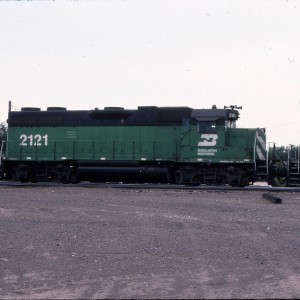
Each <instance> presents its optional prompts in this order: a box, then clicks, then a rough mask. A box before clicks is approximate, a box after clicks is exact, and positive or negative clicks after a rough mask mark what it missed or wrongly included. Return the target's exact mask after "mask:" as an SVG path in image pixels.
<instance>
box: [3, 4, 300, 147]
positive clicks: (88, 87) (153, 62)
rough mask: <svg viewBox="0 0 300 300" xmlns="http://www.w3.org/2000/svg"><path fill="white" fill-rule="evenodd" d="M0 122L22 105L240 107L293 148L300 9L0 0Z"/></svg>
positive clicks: (298, 101) (299, 85) (299, 121)
mask: <svg viewBox="0 0 300 300" xmlns="http://www.w3.org/2000/svg"><path fill="white" fill-rule="evenodd" d="M0 41H1V42H0V99H1V101H0V103H1V109H0V121H6V119H7V113H8V101H11V102H12V108H13V110H19V109H20V108H21V107H28V106H30V107H40V108H41V109H43V110H44V109H47V107H50V106H63V107H66V108H67V109H71V110H73V109H75V110H76V109H80V110H85V109H94V108H95V107H98V108H99V109H102V108H104V107H106V106H121V107H125V108H129V109H134V108H137V107H138V106H149V105H151V106H152V105H155V106H189V107H192V108H211V107H212V105H214V104H215V105H217V107H218V108H223V107H224V105H238V106H242V110H241V111H240V119H239V121H238V122H237V126H238V127H243V128H248V127H249V128H256V127H264V128H266V132H267V141H268V143H273V142H275V143H276V145H286V146H287V145H289V144H300V117H299V116H300V65H299V63H300V1H298V0H261V1H258V0H248V1H247V0H244V1H243V0H197V1H195V0H194V1H193V0H122V1H121V0H105V1H104V0H103V1H101V0H98V1H0Z"/></svg>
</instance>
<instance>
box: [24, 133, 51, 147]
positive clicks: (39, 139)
mask: <svg viewBox="0 0 300 300" xmlns="http://www.w3.org/2000/svg"><path fill="white" fill-rule="evenodd" d="M20 140H21V142H20V146H47V145H48V134H45V135H43V136H41V135H40V134H35V135H33V134H30V135H26V134H21V135H20Z"/></svg>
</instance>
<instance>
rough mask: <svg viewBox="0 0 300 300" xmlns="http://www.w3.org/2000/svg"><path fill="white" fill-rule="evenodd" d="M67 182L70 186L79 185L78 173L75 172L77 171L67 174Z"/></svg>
mask: <svg viewBox="0 0 300 300" xmlns="http://www.w3.org/2000/svg"><path fill="white" fill-rule="evenodd" d="M68 181H69V182H70V183H72V184H77V183H79V178H78V172H77V171H72V172H71V173H70V174H69V178H68Z"/></svg>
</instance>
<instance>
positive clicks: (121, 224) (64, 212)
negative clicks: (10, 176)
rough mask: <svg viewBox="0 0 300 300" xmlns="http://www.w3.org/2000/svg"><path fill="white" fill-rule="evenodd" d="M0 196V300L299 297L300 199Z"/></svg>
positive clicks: (59, 192) (73, 192) (47, 190)
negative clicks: (276, 202) (273, 200)
mask: <svg viewBox="0 0 300 300" xmlns="http://www.w3.org/2000/svg"><path fill="white" fill-rule="evenodd" d="M0 191H1V194H0V236H1V248H0V278H1V280H0V298H1V299H75V298H76V299H78V298H80V299H92V298H106V299H116V298H119V299H120V298H127V299H128V298H131V299H132V298H135V299H137V298H140V299H147V298H148V299H149V298H151V299H153V298H160V299H162V298H167V299H170V298H171V299H176V298H177V299H178V298H181V299H182V298H184V299H186V298H198V299H199V298H202V299H203V298H205V299H208V298H213V299H216V298H220V299H233V298H256V299H257V298H263V299H266V298H289V299H291V298H298V299H299V298H300V193H292V192H285V193H275V195H276V196H277V197H280V198H282V204H273V203H271V202H270V201H268V200H266V199H263V198H262V192H259V191H251V192H243V191H234V192H232V191H231V192H223V191H215V192H209V191H184V190H154V189H151V190H129V189H112V188H85V187H76V186H68V185H61V186H57V187H0ZM273 194H274V193H273Z"/></svg>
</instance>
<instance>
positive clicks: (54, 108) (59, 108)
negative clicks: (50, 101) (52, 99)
mask: <svg viewBox="0 0 300 300" xmlns="http://www.w3.org/2000/svg"><path fill="white" fill-rule="evenodd" d="M47 110H67V109H66V108H65V107H55V106H52V107H47Z"/></svg>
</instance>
